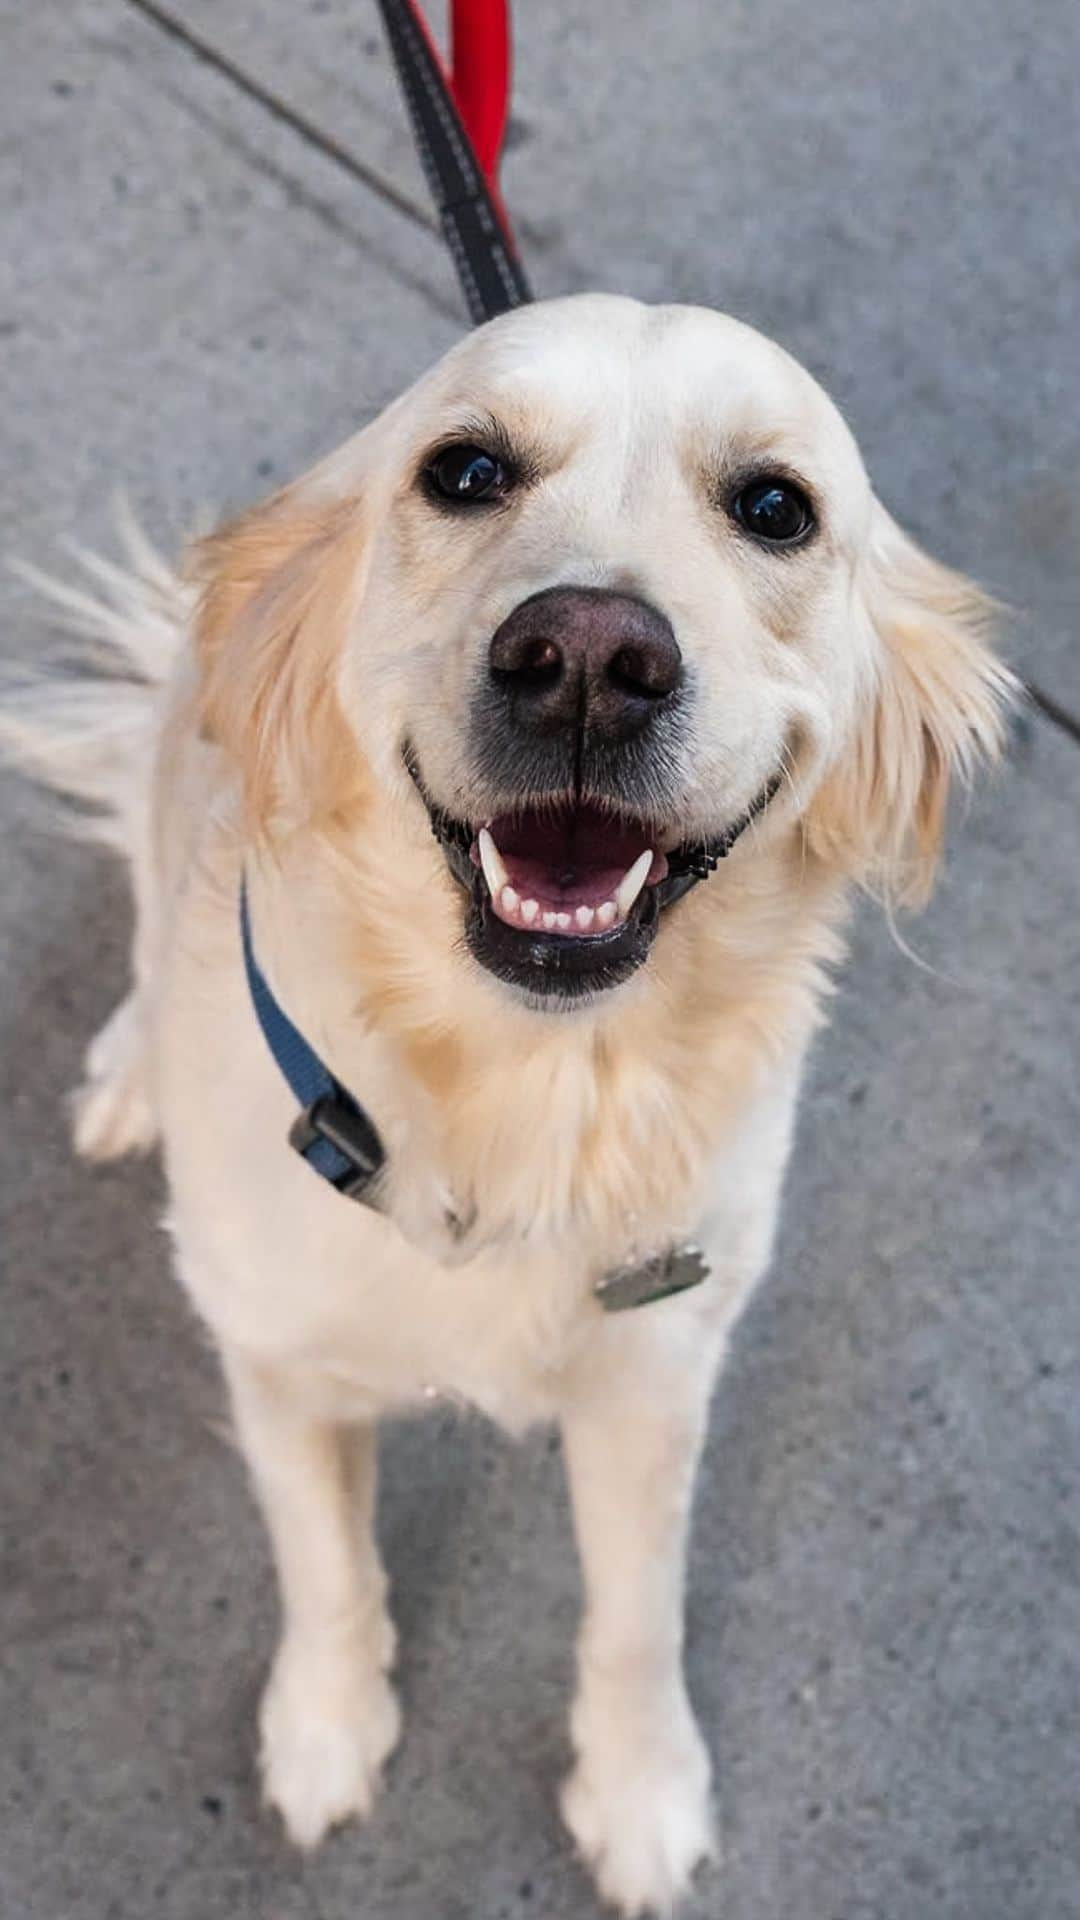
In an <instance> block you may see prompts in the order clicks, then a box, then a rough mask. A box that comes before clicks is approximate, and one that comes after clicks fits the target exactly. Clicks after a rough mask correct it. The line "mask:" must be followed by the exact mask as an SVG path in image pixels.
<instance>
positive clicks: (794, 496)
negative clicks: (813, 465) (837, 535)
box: [731, 473, 814, 547]
mask: <svg viewBox="0 0 1080 1920" xmlns="http://www.w3.org/2000/svg"><path fill="white" fill-rule="evenodd" d="M731 511H732V513H733V514H734V516H735V518H736V520H737V521H738V523H739V525H740V526H741V527H745V528H746V531H747V533H752V534H753V535H754V537H755V539H757V540H767V541H768V542H769V543H770V545H772V546H774V547H790V546H793V545H794V544H795V542H796V541H798V540H805V538H806V536H807V534H808V533H811V532H812V531H813V527H814V513H813V509H812V507H811V505H810V502H809V500H808V499H807V498H806V495H805V494H804V493H803V492H802V491H801V489H800V488H798V487H796V486H794V485H793V484H792V482H791V481H790V480H783V479H781V478H780V477H779V476H778V475H776V474H771V473H769V474H762V475H761V476H760V477H759V478H758V479H757V480H751V482H750V484H749V486H746V487H743V488H742V489H741V491H740V492H739V493H737V494H736V495H735V498H734V500H733V501H732V503H731Z"/></svg>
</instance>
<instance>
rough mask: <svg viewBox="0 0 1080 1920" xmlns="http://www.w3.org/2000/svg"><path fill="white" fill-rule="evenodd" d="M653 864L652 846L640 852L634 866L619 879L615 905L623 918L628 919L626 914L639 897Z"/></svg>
mask: <svg viewBox="0 0 1080 1920" xmlns="http://www.w3.org/2000/svg"><path fill="white" fill-rule="evenodd" d="M651 866H652V848H651V847H646V849H645V852H644V853H639V854H638V857H637V859H636V860H635V861H634V864H633V866H632V867H631V868H630V869H629V870H628V872H626V873H624V874H623V877H622V879H621V880H620V881H619V884H618V886H617V887H616V889H615V905H616V907H617V908H618V910H619V914H620V917H621V918H622V919H623V920H625V919H626V916H627V914H628V913H629V911H630V909H631V907H632V906H633V904H634V901H635V900H636V899H637V897H638V894H639V893H640V892H641V889H642V887H643V886H644V885H645V879H646V875H647V874H648V871H649V868H650V867H651Z"/></svg>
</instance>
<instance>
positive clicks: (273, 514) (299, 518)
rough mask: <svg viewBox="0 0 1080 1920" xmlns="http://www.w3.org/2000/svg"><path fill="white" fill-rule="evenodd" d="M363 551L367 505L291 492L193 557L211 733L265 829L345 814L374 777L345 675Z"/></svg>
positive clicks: (214, 537)
mask: <svg viewBox="0 0 1080 1920" xmlns="http://www.w3.org/2000/svg"><path fill="white" fill-rule="evenodd" d="M363 551H364V539H363V527H362V518H361V509H360V507H359V505H358V503H357V502H356V501H355V500H347V501H332V502H318V501H312V500H310V499H308V500H304V499H303V498H300V497H298V495H297V493H296V490H295V489H291V488H290V489H288V490H287V491H286V492H284V493H282V494H278V495H277V496H275V498H274V499H272V500H270V501H268V502H266V503H265V504H263V505H262V506H259V507H256V508H253V509H252V510H251V511H250V512H248V513H245V514H242V515H241V516H240V517H239V518H238V519H236V520H233V521H230V522H228V523H227V524H226V525H225V526H223V527H221V528H220V529H219V530H218V531H217V532H216V533H213V534H211V535H210V536H209V538H208V539H205V540H203V541H201V542H200V543H199V544H198V546H196V548H195V549H194V552H193V554H192V558H191V577H192V578H193V579H194V582H195V584H196V586H197V588H198V589H199V603H198V613H197V619H196V627H195V642H196V652H197V657H198V666H199V717H200V723H201V728H202V732H203V735H204V737H205V738H207V739H209V740H212V741H214V742H215V743H216V744H217V745H219V746H221V747H222V748H223V749H224V750H225V752H226V753H227V754H228V755H229V756H230V758H231V759H232V760H233V761H234V763H235V765H236V767H237V769H238V771H239V773H240V777H241V782H242V788H243V795H244V803H245V810H246V814H247V820H248V824H249V826H250V827H251V828H252V829H253V830H256V831H259V832H266V831H269V830H270V829H271V828H272V826H273V825H274V824H275V823H277V824H282V823H284V822H289V823H291V824H299V823H300V821H301V820H302V821H305V822H311V821H312V820H314V819H325V818H327V817H328V816H332V815H335V814H338V815H340V814H342V813H343V812H344V810H345V809H347V808H348V806H349V803H350V800H351V799H352V798H354V797H355V796H356V793H357V789H358V787H359V784H360V782H361V780H362V773H363V769H362V763H361V760H360V754H359V750H358V748H357V745H356V742H355V740H354V738H353V736H352V733H351V731H350V729H349V727H348V725H347V723H346V721H345V717H344V715H343V713H342V711H341V707H340V703H339V700H338V694H337V669H338V662H339V660H340V656H341V650H342V647H343V646H344V643H345V638H346V635H347V633H348V630H349V626H350V623H351V621H352V618H353V616H354V614H355V611H356V606H357V603H358V600H359V596H360V591H361V586H362V572H363Z"/></svg>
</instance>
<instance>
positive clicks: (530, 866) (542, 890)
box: [503, 849, 667, 913]
mask: <svg viewBox="0 0 1080 1920" xmlns="http://www.w3.org/2000/svg"><path fill="white" fill-rule="evenodd" d="M641 851H644V849H641ZM503 861H504V864H505V866H506V871H507V873H508V874H509V876H510V885H511V886H512V887H513V888H514V890H515V892H516V893H519V894H520V895H521V898H522V899H523V900H536V901H538V902H539V904H540V906H541V907H548V908H554V909H555V910H556V911H557V912H562V913H573V911H574V909H575V907H600V906H603V904H604V901H605V900H610V899H611V897H612V895H613V893H614V892H615V889H616V887H617V886H618V884H619V882H620V880H621V879H622V877H623V874H624V873H625V872H626V867H590V868H588V869H587V870H586V871H584V872H578V873H575V872H572V871H570V870H569V869H566V868H564V869H563V870H562V871H560V870H559V869H558V868H554V867H551V866H549V865H548V864H547V863H546V862H545V861H542V860H531V859H529V858H528V856H527V855H525V854H518V853H504V854H503ZM627 864H628V865H632V864H633V863H632V862H628V863H627ZM664 864H665V866H666V864H667V863H666V861H665V863H664ZM655 865H656V862H655V860H654V861H653V866H654V867H655ZM650 878H651V875H650Z"/></svg>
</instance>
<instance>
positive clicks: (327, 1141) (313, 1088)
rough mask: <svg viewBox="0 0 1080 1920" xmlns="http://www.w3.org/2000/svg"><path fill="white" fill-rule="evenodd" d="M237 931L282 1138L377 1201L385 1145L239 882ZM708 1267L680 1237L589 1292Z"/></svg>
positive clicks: (326, 1174) (688, 1282)
mask: <svg viewBox="0 0 1080 1920" xmlns="http://www.w3.org/2000/svg"><path fill="white" fill-rule="evenodd" d="M240 938H241V942H242V944H243V949H244V971H245V973H246V974H247V983H248V991H249V993H250V995H251V1004H252V1006H253V1007H254V1009H255V1016H256V1019H257V1020H258V1022H259V1025H260V1027H261V1028H262V1031H263V1038H264V1039H265V1041H266V1044H267V1046H268V1047H269V1049H270V1051H271V1053H272V1054H273V1056H274V1059H275V1060H276V1061H277V1064H278V1067H279V1068H280V1070H281V1073H282V1075H283V1077H284V1078H285V1079H286V1080H287V1081H288V1083H289V1086H290V1087H291V1088H292V1090H293V1093H294V1094H295V1095H296V1098H297V1100H298V1101H299V1103H300V1111H299V1113H298V1114H297V1116H296V1119H295V1120H294V1121H293V1124H292V1126H291V1127H290V1129H289V1142H290V1145H292V1146H294V1147H295V1148H296V1151H297V1153H298V1154H299V1155H300V1156H301V1158H302V1159H304V1160H306V1161H307V1163H308V1166H309V1167H313V1168H314V1170H315V1172H316V1173H318V1174H321V1176H322V1178H323V1179H324V1180H327V1181H329V1183H330V1185H331V1186H332V1187H333V1188H334V1189H335V1191H336V1192H337V1193H341V1194H344V1195H345V1197H346V1198H347V1199H349V1200H359V1201H361V1202H364V1203H366V1204H367V1205H368V1206H374V1207H377V1206H378V1204H379V1197H378V1180H379V1175H380V1173H381V1172H382V1170H383V1167H384V1166H385V1164H386V1150H385V1148H384V1147H383V1144H382V1141H381V1140H380V1139H379V1136H378V1133H377V1131H376V1129H375V1126H374V1124H373V1122H372V1120H371V1117H370V1115H369V1114H367V1113H365V1111H364V1109H363V1107H362V1106H361V1105H360V1102H359V1101H358V1100H355V1099H354V1098H353V1096H352V1094H351V1093H350V1092H349V1091H348V1089H347V1088H346V1087H343V1086H342V1084H341V1082H340V1080H335V1078H334V1076H333V1074H332V1073H331V1071H330V1069H329V1067H328V1066H326V1064H325V1062H324V1061H322V1060H320V1058H319V1056H318V1054H317V1053H316V1052H315V1049H314V1047H312V1046H309V1045H308V1042H307V1041H306V1040H305V1039H304V1036H303V1034H302V1033H301V1032H300V1029H299V1027H295V1026H294V1025H293V1023H292V1021H291V1020H290V1019H289V1016H288V1014H287V1013H286V1012H285V1009H284V1007H283V1006H282V1005H281V1003H280V1001H278V1000H277V999H276V998H275V996H274V994H273V992H272V991H271V988H270V984H269V982H268V980H267V978H266V975H265V974H264V973H263V972H262V971H261V969H260V967H259V963H258V961H257V960H256V958H255V949H254V947H253V945H252V939H251V916H250V914H249V912H248V900H247V884H246V882H241V886H240ZM708 1274H709V1269H708V1266H707V1264H706V1262H705V1259H704V1257H703V1255H702V1253H701V1250H700V1248H698V1247H695V1246H692V1245H686V1244H683V1245H678V1246H674V1247H670V1248H668V1249H667V1251H666V1252H664V1253H659V1254H654V1255H653V1256H652V1257H651V1258H650V1259H646V1260H642V1261H639V1262H636V1263H634V1264H632V1265H630V1266H626V1267H620V1268H617V1269H616V1270H615V1271H614V1272H612V1273H608V1274H605V1275H604V1277H603V1278H602V1279H601V1280H598V1281H597V1282H596V1284H595V1286H594V1287H593V1293H594V1295H595V1297H596V1299H597V1301H598V1302H599V1304H600V1306H601V1307H603V1309H604V1311H605V1312H607V1313H621V1312H622V1311H623V1310H624V1309H625V1308H627V1307H644V1306H648V1305H649V1304H650V1302H651V1301H654V1300H665V1299H667V1297H668V1296H669V1295H670V1294H673V1293H682V1292H683V1291H684V1289H685V1288H687V1287H696V1286H700V1284H701V1282H702V1281H703V1280H706V1279H707V1278H708Z"/></svg>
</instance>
